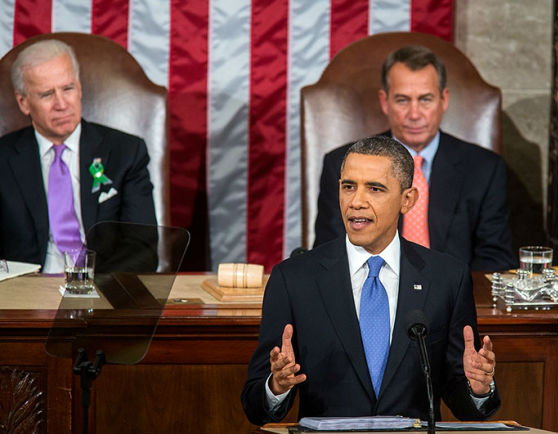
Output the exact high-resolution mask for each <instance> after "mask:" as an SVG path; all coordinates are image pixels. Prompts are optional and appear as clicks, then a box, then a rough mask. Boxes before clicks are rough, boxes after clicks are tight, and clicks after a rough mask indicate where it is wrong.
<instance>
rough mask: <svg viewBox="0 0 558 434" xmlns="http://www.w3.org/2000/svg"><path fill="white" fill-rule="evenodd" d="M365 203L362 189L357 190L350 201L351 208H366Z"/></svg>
mask: <svg viewBox="0 0 558 434" xmlns="http://www.w3.org/2000/svg"><path fill="white" fill-rule="evenodd" d="M366 204H367V201H366V196H365V192H364V189H363V188H357V189H356V191H355V194H354V195H353V198H352V200H351V207H352V208H355V209H361V208H364V207H366Z"/></svg>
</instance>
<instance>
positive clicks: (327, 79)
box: [301, 32, 502, 247]
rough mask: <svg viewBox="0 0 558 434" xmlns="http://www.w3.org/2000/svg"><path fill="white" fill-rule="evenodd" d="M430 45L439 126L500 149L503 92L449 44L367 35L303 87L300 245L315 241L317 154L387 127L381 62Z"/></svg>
mask: <svg viewBox="0 0 558 434" xmlns="http://www.w3.org/2000/svg"><path fill="white" fill-rule="evenodd" d="M411 44H414V45H423V46H426V47H428V48H430V49H431V50H432V51H433V52H434V53H436V55H437V56H438V57H440V59H441V60H442V61H443V62H444V64H445V65H446V69H447V73H448V83H447V86H448V88H449V90H450V98H449V108H448V110H447V111H446V113H445V115H444V118H443V122H442V125H441V128H442V129H443V130H444V131H446V132H448V133H450V134H452V135H454V136H457V137H459V138H461V139H464V140H466V141H469V142H473V143H477V144H479V145H481V146H483V147H485V148H488V149H491V150H493V151H495V152H498V153H499V152H500V149H501V100H502V96H501V92H500V89H498V88H496V87H494V86H491V85H490V84H488V83H486V82H485V81H484V80H483V79H482V77H481V76H480V74H479V73H478V71H477V69H476V68H475V66H474V65H473V64H472V63H471V62H470V60H469V59H468V58H467V57H466V56H465V55H464V54H463V53H462V52H461V51H460V50H459V49H458V48H456V47H455V46H454V45H452V44H450V43H448V42H446V41H444V40H443V39H440V38H438V37H436V36H432V35H427V34H423V33H411V32H396V33H381V34H377V35H373V36H368V37H366V38H363V39H361V40H359V41H357V42H354V43H352V44H350V45H348V46H347V47H345V48H344V49H343V50H341V51H340V52H339V53H338V54H337V55H336V56H335V57H334V58H333V59H332V60H331V62H330V63H329V65H328V66H327V67H326V68H325V70H324V72H323V73H322V76H321V77H320V79H319V80H318V82H316V83H315V84H313V85H310V86H306V87H303V88H302V89H301V153H302V161H301V167H302V244H303V246H304V247H310V246H311V245H312V244H313V242H314V223H315V220H316V214H317V200H318V193H319V188H320V174H321V170H322V163H323V156H324V154H326V153H327V152H329V151H331V150H332V149H334V148H336V147H338V146H341V145H343V144H345V143H348V142H351V141H353V140H357V139H359V138H363V137H367V136H371V135H374V134H378V133H381V132H383V131H386V130H388V129H389V125H388V122H387V119H386V117H385V116H384V114H383V113H382V110H381V107H380V103H379V100H378V90H379V89H380V88H381V71H382V64H383V62H384V60H385V58H386V57H387V55H388V54H389V53H390V52H392V51H394V50H397V49H398V48H400V47H402V46H404V45H411Z"/></svg>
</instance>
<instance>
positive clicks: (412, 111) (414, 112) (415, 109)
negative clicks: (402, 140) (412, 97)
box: [409, 101, 420, 119]
mask: <svg viewBox="0 0 558 434" xmlns="http://www.w3.org/2000/svg"><path fill="white" fill-rule="evenodd" d="M409 117H410V118H411V119H418V118H419V117H420V106H419V103H418V101H411V104H410V105H409Z"/></svg>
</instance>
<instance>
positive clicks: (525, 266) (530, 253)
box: [519, 246, 552, 277]
mask: <svg viewBox="0 0 558 434" xmlns="http://www.w3.org/2000/svg"><path fill="white" fill-rule="evenodd" d="M519 267H520V269H522V270H525V271H527V272H528V273H529V277H533V276H534V275H539V276H540V275H542V274H543V270H546V269H548V268H550V267H552V249H551V248H550V247H543V246H526V247H521V248H520V249H519Z"/></svg>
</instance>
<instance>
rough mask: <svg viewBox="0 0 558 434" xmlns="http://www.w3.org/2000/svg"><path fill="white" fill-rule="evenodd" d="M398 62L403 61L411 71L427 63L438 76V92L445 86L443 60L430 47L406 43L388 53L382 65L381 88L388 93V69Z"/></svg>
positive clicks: (424, 66)
mask: <svg viewBox="0 0 558 434" xmlns="http://www.w3.org/2000/svg"><path fill="white" fill-rule="evenodd" d="M398 62H400V63H403V64H404V65H405V66H406V67H407V68H409V69H410V70H411V71H419V70H421V69H422V68H426V67H427V66H428V65H432V66H433V67H434V69H435V70H436V75H437V76H438V88H439V89H440V93H442V92H443V90H444V89H445V88H446V85H447V72H446V67H445V65H444V62H442V61H441V60H440V58H439V57H438V56H436V55H435V54H434V53H433V52H432V51H431V50H430V49H428V48H426V47H423V46H422V45H406V46H405V47H402V48H400V49H399V50H397V51H392V52H391V53H389V55H388V57H387V58H386V60H385V61H384V64H383V65H382V88H383V89H384V91H385V92H386V93H389V71H390V69H391V67H392V66H393V65H395V64H396V63H398Z"/></svg>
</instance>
